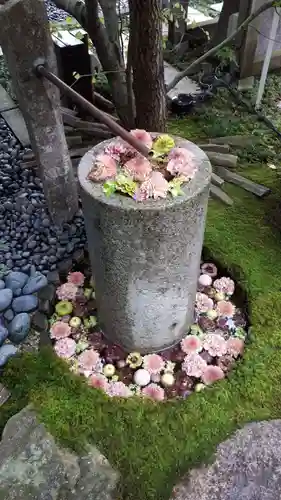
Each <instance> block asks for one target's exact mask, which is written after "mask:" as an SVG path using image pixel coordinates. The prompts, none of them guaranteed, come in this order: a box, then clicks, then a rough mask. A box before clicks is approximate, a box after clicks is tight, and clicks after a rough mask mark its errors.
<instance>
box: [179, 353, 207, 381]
mask: <svg viewBox="0 0 281 500" xmlns="http://www.w3.org/2000/svg"><path fill="white" fill-rule="evenodd" d="M206 366H207V363H206V361H205V360H204V359H203V358H202V357H201V356H200V355H199V354H197V353H191V354H188V355H187V356H185V358H184V361H183V364H182V370H183V371H184V372H185V373H186V374H187V375H188V376H189V377H196V378H199V377H201V375H202V373H203V372H204V370H205V368H206Z"/></svg>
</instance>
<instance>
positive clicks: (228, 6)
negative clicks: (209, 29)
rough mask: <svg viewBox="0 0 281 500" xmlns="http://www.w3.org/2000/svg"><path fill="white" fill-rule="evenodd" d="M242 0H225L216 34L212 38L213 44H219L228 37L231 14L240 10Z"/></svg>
mask: <svg viewBox="0 0 281 500" xmlns="http://www.w3.org/2000/svg"><path fill="white" fill-rule="evenodd" d="M239 8H240V0H224V2H223V7H222V10H221V13H220V17H219V21H218V24H217V28H216V31H215V34H214V36H213V38H212V42H211V44H212V46H213V47H214V46H215V45H218V44H219V43H220V42H222V40H224V39H225V38H226V35H227V28H228V22H229V18H230V16H231V14H234V13H235V12H239Z"/></svg>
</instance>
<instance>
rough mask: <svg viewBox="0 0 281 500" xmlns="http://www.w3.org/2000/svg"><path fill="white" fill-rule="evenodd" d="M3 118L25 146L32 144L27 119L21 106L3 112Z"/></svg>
mask: <svg viewBox="0 0 281 500" xmlns="http://www.w3.org/2000/svg"><path fill="white" fill-rule="evenodd" d="M2 118H4V120H5V122H6V123H7V124H8V125H9V127H10V129H11V130H12V131H13V134H14V135H15V137H16V138H17V139H18V140H19V142H20V143H21V145H22V146H23V147H28V146H30V139H29V135H28V131H27V128H26V124H25V121H24V119H23V116H22V113H21V111H20V109H19V108H16V109H10V110H9V111H4V112H2Z"/></svg>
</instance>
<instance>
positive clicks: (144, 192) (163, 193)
mask: <svg viewBox="0 0 281 500" xmlns="http://www.w3.org/2000/svg"><path fill="white" fill-rule="evenodd" d="M168 189H169V183H168V182H167V181H166V179H165V178H164V176H163V174H161V172H157V171H153V172H152V174H151V176H150V178H149V179H147V180H146V181H144V182H143V183H142V184H141V185H140V187H139V188H138V189H137V191H136V193H135V196H134V198H135V200H136V201H144V200H147V199H148V198H154V199H155V200H157V199H158V198H166V197H167V193H168Z"/></svg>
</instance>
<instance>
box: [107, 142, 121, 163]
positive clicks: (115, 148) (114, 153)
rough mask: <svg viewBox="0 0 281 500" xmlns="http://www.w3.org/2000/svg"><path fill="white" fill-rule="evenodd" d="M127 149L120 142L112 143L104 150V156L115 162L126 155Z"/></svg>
mask: <svg viewBox="0 0 281 500" xmlns="http://www.w3.org/2000/svg"><path fill="white" fill-rule="evenodd" d="M126 151H127V148H126V146H125V144H122V142H120V141H112V142H111V143H110V144H109V145H108V146H107V147H106V148H105V150H104V152H105V154H106V155H108V156H111V158H113V159H114V160H116V161H120V159H121V156H122V155H124V154H126Z"/></svg>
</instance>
